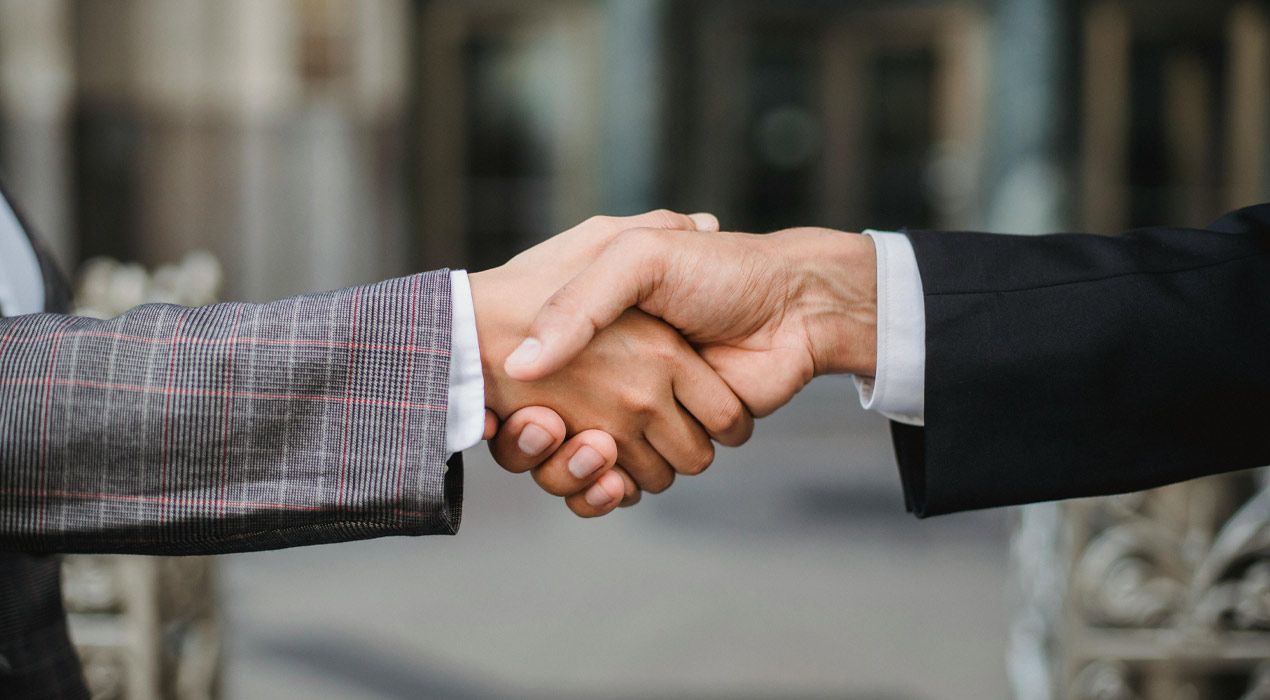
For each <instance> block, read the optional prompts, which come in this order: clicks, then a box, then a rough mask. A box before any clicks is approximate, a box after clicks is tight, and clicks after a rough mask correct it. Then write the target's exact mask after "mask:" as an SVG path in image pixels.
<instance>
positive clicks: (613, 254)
mask: <svg viewBox="0 0 1270 700" xmlns="http://www.w3.org/2000/svg"><path fill="white" fill-rule="evenodd" d="M663 235H665V232H660V233H659V232H654V231H650V230H636V231H628V232H626V233H623V234H622V235H621V236H619V237H618V238H617V239H616V240H615V241H614V242H613V243H612V244H610V245H609V246H608V247H607V248H605V249H604V252H602V253H600V255H599V256H598V257H597V258H596V259H595V261H593V262H592V263H591V264H590V265H588V266H587V267H586V268H584V269H583V270H582V271H581V272H579V273H578V274H577V276H576V277H574V278H573V279H572V280H571V281H570V282H569V283H568V284H566V285H565V286H563V287H561V288H560V290H559V291H557V292H556V293H555V294H553V295H552V296H551V298H550V299H548V300H547V302H546V303H545V304H544V305H543V307H542V309H540V310H539V311H538V316H537V317H536V318H535V319H534V321H533V324H532V325H530V327H529V335H528V337H526V338H525V340H524V341H522V342H521V344H520V346H519V347H517V348H516V350H515V351H514V352H512V354H511V355H509V356H508V357H507V361H506V362H505V363H504V365H503V369H504V370H506V372H507V374H508V376H510V377H511V378H512V379H517V380H520V381H534V380H537V379H541V378H543V377H546V376H548V375H550V374H551V373H553V372H556V371H558V370H559V369H560V368H562V367H564V366H565V365H567V364H568V363H569V362H570V361H571V360H572V359H573V358H574V357H577V355H578V353H580V352H582V350H583V348H585V347H586V346H587V343H589V342H591V338H593V337H595V333H596V331H599V330H601V329H603V328H605V327H606V326H608V325H609V324H611V323H613V321H615V320H616V319H617V317H618V316H621V315H622V312H624V311H626V310H627V309H629V308H631V307H633V306H638V305H639V303H640V302H641V301H643V300H644V299H645V298H647V296H648V295H649V294H651V293H652V292H653V291H654V287H655V285H656V280H657V279H660V278H661V277H662V275H660V274H656V272H657V270H659V269H660V267H661V264H660V263H661V262H662V252H661V251H663V250H666V249H668V246H666V245H663V244H662V243H660V241H661V240H662V237H661V236H663Z"/></svg>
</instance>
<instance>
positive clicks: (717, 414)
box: [658, 352, 754, 455]
mask: <svg viewBox="0 0 1270 700" xmlns="http://www.w3.org/2000/svg"><path fill="white" fill-rule="evenodd" d="M671 383H672V386H673V388H674V391H675V398H676V399H677V400H678V401H679V403H680V404H682V405H683V407H684V408H685V409H687V411H688V413H691V414H692V416H693V418H696V419H697V421H698V422H699V423H701V425H702V427H704V428H705V429H706V432H707V433H709V434H710V437H712V438H714V439H715V440H718V441H719V443H720V444H722V445H727V446H728V447H737V446H740V445H743V444H745V442H746V441H747V440H749V439H750V436H751V435H753V434H754V416H752V415H751V414H750V411H749V409H747V408H746V407H745V404H744V403H743V402H742V401H741V399H739V398H737V396H736V394H735V393H733V392H732V388H731V387H729V386H728V383H727V382H725V381H723V378H722V377H720V376H719V374H718V373H717V372H715V371H714V368H712V367H711V366H710V365H709V364H707V363H706V361H705V360H703V359H701V356H699V355H697V354H696V353H695V352H694V353H691V354H689V355H688V356H687V358H686V360H685V361H684V362H683V363H682V365H681V366H679V367H677V368H676V370H675V373H674V374H673V375H672V376H671ZM658 449H659V450H660V449H661V447H660V446H658ZM662 454H663V455H664V454H666V453H665V452H662Z"/></svg>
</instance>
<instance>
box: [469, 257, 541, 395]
mask: <svg viewBox="0 0 1270 700" xmlns="http://www.w3.org/2000/svg"><path fill="white" fill-rule="evenodd" d="M500 270H501V268H493V269H490V270H485V271H482V272H475V273H470V274H469V275H468V282H469V284H470V286H471V288H472V306H473V310H474V312H475V316H476V338H477V345H478V346H479V348H480V355H481V373H482V375H483V377H484V380H485V406H486V407H487V408H489V409H490V410H491V411H493V412H494V413H495V414H497V415H498V416H499V417H500V418H502V419H505V418H507V414H508V413H509V412H510V411H509V410H508V409H509V407H508V406H507V405H505V404H506V403H507V401H506V400H505V399H506V398H507V397H506V396H505V395H506V393H507V392H506V390H505V389H506V382H507V381H508V378H507V376H506V375H505V374H504V373H503V362H504V361H505V360H506V359H507V356H508V355H509V354H511V351H512V349H513V347H512V346H514V344H515V343H516V342H518V339H519V338H520V337H521V335H523V333H525V332H527V331H528V327H527V326H526V327H524V328H521V327H520V326H523V325H524V324H523V323H517V322H516V321H515V319H514V313H512V312H511V311H510V310H509V309H508V308H507V307H508V305H507V301H508V300H511V299H515V298H516V297H515V296H514V295H510V294H508V292H507V290H506V289H504V287H505V284H504V280H503V275H502V274H500Z"/></svg>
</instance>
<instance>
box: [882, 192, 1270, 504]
mask: <svg viewBox="0 0 1270 700" xmlns="http://www.w3.org/2000/svg"><path fill="white" fill-rule="evenodd" d="M909 238H910V240H911V241H912V243H913V249H914V251H915V253H916V255H917V264H918V267H919V269H920V270H921V276H922V286H923V294H924V296H925V304H926V421H925V423H926V425H925V427H924V428H918V427H913V426H907V425H901V424H894V425H893V426H892V436H893V439H894V443H895V449H896V456H897V459H898V461H899V465H900V473H901V478H902V480H903V482H904V492H905V500H906V502H907V504H908V508H909V510H910V511H912V512H914V513H916V514H917V515H918V516H923V517H924V516H927V515H937V514H940V513H949V512H954V511H961V510H969V509H974V508H986V507H991V506H1001V505H1010V504H1020V503H1030V502H1035V501H1046V500H1054V499H1061V498H1072V497H1079V496H1096V495H1105V494H1111V493H1121V492H1127V491H1135V490H1139V489H1144V488H1151V487H1155V486H1161V485H1164V484H1169V483H1173V482H1177V481H1184V480H1187V479H1191V478H1195V477H1200V476H1205V475H1209V474H1215V473H1219V472H1226V471H1233V470H1238V469H1246V468H1250V467H1257V466H1261V465H1265V464H1270V205H1261V206H1256V207H1251V208H1248V209H1243V210H1240V211H1238V212H1235V213H1233V214H1230V215H1227V216H1226V217H1224V218H1223V219H1221V220H1220V221H1218V222H1217V223H1215V224H1213V225H1212V226H1210V227H1209V228H1207V229H1169V228H1157V229H1143V230H1138V231H1133V232H1129V233H1126V234H1124V235H1122V236H1119V237H1114V238H1108V237H1101V236H1091V235H1078V234H1060V235H1052V236H1039V237H1022V236H1000V235H992V234H978V233H946V232H944V233H941V232H910V233H909Z"/></svg>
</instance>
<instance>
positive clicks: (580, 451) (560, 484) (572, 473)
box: [533, 430, 617, 496]
mask: <svg viewBox="0 0 1270 700" xmlns="http://www.w3.org/2000/svg"><path fill="white" fill-rule="evenodd" d="M616 462H617V443H616V442H614V440H613V436H611V435H609V434H608V433H606V432H604V431H603V430H586V431H583V432H581V433H578V434H577V435H575V436H573V437H572V438H570V439H569V441H568V442H566V443H565V444H564V446H563V447H561V448H560V449H558V450H556V451H555V453H554V454H552V455H551V456H550V457H548V458H547V461H545V462H543V463H542V465H541V466H539V467H536V468H535V469H534V472H533V473H534V481H535V482H537V484H538V485H539V486H541V487H542V490H543V491H546V492H547V493H549V494H551V495H553V496H572V495H574V494H576V493H580V492H584V491H586V489H587V487H588V486H590V485H591V484H593V483H595V481H596V479H598V478H599V477H600V475H601V474H603V473H604V472H605V471H607V470H608V469H610V468H611V467H612V466H613V465H614V464H615V463H616Z"/></svg>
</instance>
